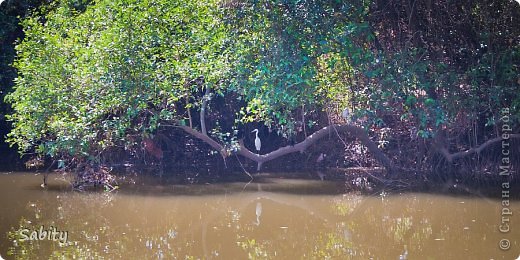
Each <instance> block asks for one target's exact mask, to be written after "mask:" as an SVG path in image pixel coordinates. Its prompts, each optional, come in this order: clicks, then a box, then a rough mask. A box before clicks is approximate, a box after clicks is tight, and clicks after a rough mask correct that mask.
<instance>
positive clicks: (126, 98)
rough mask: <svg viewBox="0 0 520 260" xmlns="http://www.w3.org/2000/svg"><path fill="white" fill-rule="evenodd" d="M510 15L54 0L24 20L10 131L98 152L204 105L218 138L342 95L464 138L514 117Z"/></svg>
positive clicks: (88, 154) (35, 142)
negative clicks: (503, 113)
mask: <svg viewBox="0 0 520 260" xmlns="http://www.w3.org/2000/svg"><path fill="white" fill-rule="evenodd" d="M519 18H520V6H519V5H518V4H516V3H514V2H513V1H499V2H496V1H459V2H457V3H448V1H425V2H410V1H398V0H396V1H374V2H367V1H333V0H328V1H315V0H298V1H296V0H295V1H269V0H260V1H247V0H246V1H217V0H212V1H204V2H199V1H165V0H147V1H133V0H124V1H108V0H107V1H105V0H99V1H92V2H77V1H71V0H62V1H55V2H52V3H50V4H48V5H44V6H43V7H42V8H40V9H39V10H38V11H35V12H34V14H33V15H32V16H31V17H29V18H27V19H25V20H24V21H23V27H24V33H25V37H24V39H23V40H22V41H20V42H19V43H18V45H17V46H16V50H17V58H16V61H15V62H14V67H15V68H16V69H17V70H18V77H17V78H16V80H15V83H16V86H15V90H14V91H13V92H12V93H11V94H9V95H8V97H7V101H8V102H9V103H11V104H12V107H13V109H14V113H13V114H12V115H10V116H9V119H10V120H11V121H12V123H13V130H12V132H11V133H10V134H9V142H10V143H12V144H15V145H17V146H18V147H19V150H20V152H22V153H27V152H33V151H34V152H36V153H37V154H39V155H44V156H49V157H53V158H58V159H61V160H65V161H67V160H68V161H74V160H78V161H83V160H86V161H89V162H93V163H99V162H100V156H102V155H103V153H104V152H105V151H107V149H109V148H110V147H124V148H125V149H126V150H127V151H129V152H130V153H131V152H132V151H135V150H136V149H138V147H140V146H141V141H143V140H146V139H147V138H151V137H153V136H154V135H156V134H157V133H158V131H159V129H160V127H161V126H165V125H170V126H179V127H189V128H190V129H192V130H194V131H196V132H191V133H194V134H195V135H196V134H197V133H198V130H200V133H201V134H202V135H206V134H207V132H206V122H205V119H206V118H209V119H211V120H208V127H209V128H210V129H208V130H207V131H208V132H209V133H208V134H209V135H210V139H211V140H212V141H211V140H209V139H207V141H208V142H209V143H210V145H212V147H213V148H217V147H218V145H216V144H215V143H213V142H216V143H219V144H221V145H222V146H223V147H226V149H227V150H228V151H227V152H222V151H219V152H221V153H223V154H229V153H232V152H236V151H237V150H240V149H245V147H244V146H240V145H239V140H238V139H239V138H242V137H243V136H244V135H245V134H247V133H240V132H239V130H238V129H241V130H244V129H245V128H244V127H245V126H248V125H259V124H262V125H265V126H266V127H267V128H268V129H269V130H275V131H277V132H278V134H280V136H283V137H284V138H291V137H294V136H301V138H303V139H304V138H305V137H307V131H309V134H310V132H314V131H316V130H318V129H319V128H320V127H324V126H327V125H329V124H331V123H344V122H345V121H343V119H340V117H339V115H340V114H341V111H342V110H343V109H344V108H349V110H350V111H351V112H352V113H351V114H352V116H351V118H348V122H349V123H351V124H354V125H358V126H361V127H364V128H365V129H366V130H367V131H369V133H372V131H376V132H381V129H390V132H391V133H390V134H387V135H394V136H397V137H400V138H401V137H402V136H403V133H404V136H410V137H407V138H412V139H414V138H421V139H423V140H429V139H430V140H431V139H434V138H435V137H437V136H441V135H442V136H444V135H451V136H460V135H464V136H466V135H473V136H475V138H474V139H471V141H470V142H469V143H465V144H464V145H462V146H456V147H455V148H456V149H459V148H460V147H471V146H476V145H478V144H480V143H482V142H483V141H485V140H487V139H490V138H492V137H494V136H496V134H497V132H498V129H499V125H498V124H499V123H498V118H499V116H500V115H499V114H500V110H501V109H503V108H509V109H510V112H511V119H512V120H511V122H513V125H514V127H515V129H516V130H515V131H517V129H518V119H519V117H520V92H519V84H520V82H519V81H520V79H519V78H518V75H519V67H518V65H519V64H520V62H519V61H520V44H519V43H520V28H519V27H518V26H515V25H516V24H518V23H519V21H518V19H519ZM223 103H225V105H222V104H223ZM197 113H198V114H197ZM324 115H325V116H326V119H325V120H323V116H324ZM230 117H231V120H229V118H230ZM197 121H200V123H199V122H197ZM246 128H247V127H246ZM477 129H479V130H477ZM385 131H386V132H385ZM387 132H388V131H387V130H384V131H382V132H381V133H382V134H381V136H383V133H387ZM408 132H410V133H411V134H408ZM380 141H381V142H382V141H383V140H380ZM432 143H433V142H432ZM442 145H445V146H447V147H449V146H450V145H451V143H449V142H448V143H445V144H442ZM381 147H384V146H380V148H381ZM250 158H253V157H252V156H251V157H250ZM62 165H63V164H62Z"/></svg>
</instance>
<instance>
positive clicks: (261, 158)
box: [178, 124, 395, 173]
mask: <svg viewBox="0 0 520 260" xmlns="http://www.w3.org/2000/svg"><path fill="white" fill-rule="evenodd" d="M178 127H179V128H181V129H183V130H184V131H185V132H187V133H188V134H191V135H192V136H194V137H196V138H198V139H200V140H202V141H204V142H206V143H207V144H209V145H210V146H211V147H213V148H214V149H215V150H217V151H219V152H220V154H221V155H222V157H223V158H226V157H227V156H228V155H229V154H228V153H227V151H225V149H224V146H222V145H221V144H219V143H218V142H216V141H215V140H213V139H211V138H210V137H209V136H207V135H205V134H202V133H200V132H198V131H197V130H195V129H193V128H190V127H188V126H178ZM333 129H336V130H337V131H338V132H348V133H350V134H352V135H353V136H355V137H356V138H358V139H359V140H360V141H361V143H362V144H363V145H365V146H366V147H367V148H368V150H369V151H370V152H371V153H372V154H373V155H374V157H375V158H376V159H377V160H378V161H379V162H381V164H382V165H383V166H384V167H385V168H386V169H387V171H388V172H389V173H393V172H395V167H394V165H393V163H392V161H391V160H390V159H389V158H388V157H386V155H385V154H384V153H383V152H382V151H381V150H380V149H379V148H378V147H377V145H376V144H375V143H374V142H372V140H370V137H369V136H368V134H367V133H366V131H365V129H363V128H361V127H359V126H355V125H339V124H338V125H330V126H326V127H324V128H322V129H320V130H318V131H316V132H315V133H313V134H311V135H309V136H308V137H307V138H305V140H303V141H302V142H299V143H297V144H295V145H293V146H291V145H289V146H284V147H280V148H278V149H277V150H275V151H272V152H270V153H267V154H262V155H260V154H256V153H253V152H251V151H250V150H249V149H247V148H246V147H245V146H244V143H243V141H239V143H240V150H239V151H238V152H237V154H239V155H241V156H243V157H246V158H248V159H250V160H253V161H255V162H257V164H258V165H257V170H260V169H261V168H262V164H263V163H265V162H268V161H271V160H274V159H276V158H278V157H281V156H283V155H286V154H290V153H294V152H300V153H303V152H304V151H305V150H306V149H307V148H308V147H309V146H311V145H312V144H314V143H315V142H317V141H318V140H320V139H321V138H323V137H325V136H328V135H329V134H330V133H331V131H333Z"/></svg>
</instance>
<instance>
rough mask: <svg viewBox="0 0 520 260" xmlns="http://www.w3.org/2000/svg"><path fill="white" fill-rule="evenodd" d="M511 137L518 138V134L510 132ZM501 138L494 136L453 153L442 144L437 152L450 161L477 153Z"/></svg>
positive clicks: (519, 135)
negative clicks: (477, 144)
mask: <svg viewBox="0 0 520 260" xmlns="http://www.w3.org/2000/svg"><path fill="white" fill-rule="evenodd" d="M513 138H520V134H510V135H509V139H513ZM502 140H503V139H502V137H496V138H493V139H489V140H487V141H486V142H484V143H483V144H481V145H479V146H477V147H473V148H470V149H468V150H465V151H460V152H455V153H450V151H449V150H448V148H446V147H444V146H442V147H441V148H439V152H440V153H441V154H442V156H444V158H445V159H446V160H447V161H448V162H450V163H451V162H453V161H454V160H456V159H459V158H463V157H466V156H469V155H471V154H474V153H477V154H479V153H481V152H482V151H483V150H484V149H486V148H487V147H488V146H490V145H492V144H494V143H497V142H501V141H502Z"/></svg>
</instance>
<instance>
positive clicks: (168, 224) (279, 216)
mask: <svg viewBox="0 0 520 260" xmlns="http://www.w3.org/2000/svg"><path fill="white" fill-rule="evenodd" d="M40 183H41V176H37V175H35V174H32V173H15V174H13V173H11V174H7V173H3V174H2V173H0V193H1V194H0V195H1V196H0V256H1V257H3V258H4V259H49V258H52V259H60V258H64V259H72V258H76V259H516V258H517V257H518V256H519V255H520V217H519V216H520V206H519V204H518V201H511V205H510V206H509V207H507V208H508V209H509V210H510V211H511V212H512V214H513V215H512V216H509V215H504V216H506V217H508V218H509V227H510V230H509V232H506V233H502V232H500V230H499V229H500V226H501V219H502V217H503V215H502V211H503V209H504V207H503V206H502V204H501V202H502V201H501V200H499V199H489V198H484V197H480V196H477V195H475V196H449V195H439V194H428V193H399V194H394V193H391V192H390V193H386V192H377V193H376V194H373V195H370V196H367V195H360V194H358V193H355V192H351V193H345V190H344V185H342V184H341V183H340V182H328V181H321V180H319V179H315V180H310V179H305V180H304V179H280V178H264V179H263V180H262V181H261V182H252V183H249V184H248V185H246V183H244V182H226V183H219V184H191V185H185V184H184V185H181V184H175V183H168V182H166V183H164V182H160V181H149V182H144V183H146V184H139V183H141V182H138V183H137V184H126V185H121V189H119V190H117V191H115V192H110V193H106V192H81V193H80V192H73V191H70V189H69V186H68V184H67V182H66V181H65V180H64V179H62V178H60V177H59V176H51V177H50V182H49V187H48V188H47V189H42V188H41V187H40ZM499 188H500V187H499ZM506 213H507V212H506ZM51 227H52V228H51ZM502 227H503V228H504V226H502ZM41 231H42V232H41ZM53 231H55V232H54V233H53ZM45 232H46V233H45ZM60 232H62V233H60ZM64 232H67V239H66V241H65V240H64V239H62V241H61V242H63V243H61V242H60V239H59V238H60V234H61V235H62V236H61V238H64V236H63V234H65V233H64ZM22 234H24V235H22ZM54 235H55V236H54ZM53 236H54V237H53ZM501 241H502V246H503V247H504V246H505V245H506V242H507V241H509V242H510V248H509V249H508V250H502V249H500V244H501ZM0 259H1V258H0Z"/></svg>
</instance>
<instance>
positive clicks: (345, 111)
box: [341, 107, 350, 120]
mask: <svg viewBox="0 0 520 260" xmlns="http://www.w3.org/2000/svg"><path fill="white" fill-rule="evenodd" d="M349 114H350V113H349V111H348V107H346V108H345V109H344V110H343V112H342V113H341V116H342V117H343V118H345V120H348V116H349Z"/></svg>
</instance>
